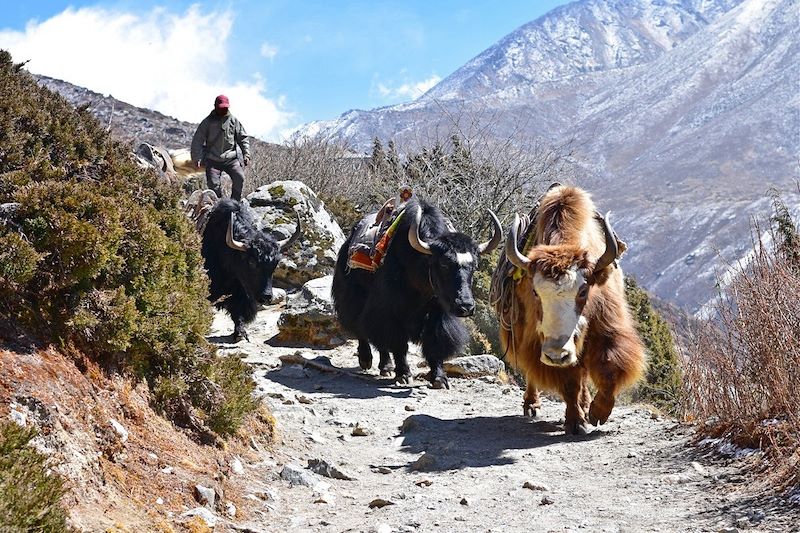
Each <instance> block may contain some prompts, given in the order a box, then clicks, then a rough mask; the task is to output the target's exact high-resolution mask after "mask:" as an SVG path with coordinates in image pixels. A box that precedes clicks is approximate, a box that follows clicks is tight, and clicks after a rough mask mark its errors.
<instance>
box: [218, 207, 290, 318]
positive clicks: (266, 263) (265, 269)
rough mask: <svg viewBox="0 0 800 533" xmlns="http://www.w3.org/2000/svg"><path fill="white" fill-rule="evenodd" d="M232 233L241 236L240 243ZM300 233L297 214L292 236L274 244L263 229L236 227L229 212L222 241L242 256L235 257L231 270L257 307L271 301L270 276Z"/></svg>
mask: <svg viewBox="0 0 800 533" xmlns="http://www.w3.org/2000/svg"><path fill="white" fill-rule="evenodd" d="M295 215H297V213H295ZM234 232H236V233H238V234H240V235H242V234H243V235H244V238H243V240H241V241H239V240H236V238H235V237H234ZM301 233H302V227H301V224H300V216H299V215H297V227H296V228H295V230H294V233H293V234H292V236H291V237H289V238H287V239H284V240H280V241H276V240H275V239H274V238H273V237H272V236H271V235H269V234H268V233H267V232H266V231H265V230H263V229H262V230H259V229H258V228H256V227H255V226H253V227H245V225H244V224H238V225H237V221H236V214H235V213H231V219H230V221H229V222H228V229H227V231H226V233H225V242H226V244H227V245H228V247H229V248H231V249H232V250H235V251H236V252H239V253H241V257H237V258H236V259H237V260H236V264H235V268H234V271H235V272H236V275H237V278H238V281H239V283H241V285H242V287H243V288H244V290H245V292H247V294H248V296H249V297H251V298H253V299H254V300H255V301H257V302H258V303H259V304H268V303H270V302H271V301H272V274H273V273H274V272H275V268H276V267H277V266H278V262H279V261H280V259H281V254H282V253H283V252H284V251H285V250H287V249H288V248H289V246H291V245H292V243H294V241H296V240H297V239H298V238H299V237H300V234H301Z"/></svg>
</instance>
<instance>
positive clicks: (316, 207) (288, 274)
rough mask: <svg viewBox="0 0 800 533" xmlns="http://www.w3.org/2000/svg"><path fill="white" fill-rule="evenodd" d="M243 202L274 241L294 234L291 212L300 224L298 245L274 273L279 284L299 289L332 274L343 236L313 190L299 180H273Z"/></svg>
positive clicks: (286, 254)
mask: <svg viewBox="0 0 800 533" xmlns="http://www.w3.org/2000/svg"><path fill="white" fill-rule="evenodd" d="M247 201H248V202H249V203H250V206H251V207H252V208H253V209H255V211H256V213H257V215H258V223H259V227H262V228H268V229H269V230H270V231H272V232H273V234H274V236H275V237H276V238H277V239H286V238H287V237H289V236H290V235H291V234H292V232H293V231H294V228H295V223H296V219H295V215H294V214H293V213H291V209H294V211H295V212H296V213H297V214H298V215H299V216H300V220H301V221H302V223H303V235H302V236H301V237H300V240H299V242H298V243H295V245H294V246H292V247H291V248H289V250H287V251H286V253H284V254H283V259H281V262H280V264H279V265H278V268H277V269H276V270H275V277H274V279H275V281H276V282H277V283H278V284H279V285H284V286H289V287H300V286H301V285H303V284H304V283H306V282H307V281H310V280H312V279H316V278H319V277H322V276H327V275H328V274H333V269H334V266H335V264H336V254H337V253H338V252H339V248H340V247H341V246H342V244H343V243H344V238H345V237H344V233H342V229H341V228H340V227H339V224H337V223H336V221H335V220H334V219H333V217H331V215H330V214H329V213H328V212H327V211H326V210H325V204H324V203H323V202H322V200H320V199H319V198H317V195H316V194H314V191H312V190H311V189H309V188H308V187H307V186H306V185H305V184H303V183H302V182H300V181H275V182H273V183H270V184H269V185H264V186H262V187H259V188H258V189H256V190H255V191H253V192H252V193H250V194H249V195H248V196H247Z"/></svg>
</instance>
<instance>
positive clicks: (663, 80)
mask: <svg viewBox="0 0 800 533" xmlns="http://www.w3.org/2000/svg"><path fill="white" fill-rule="evenodd" d="M798 27H800V2H799V1H798V0H661V1H656V0H583V1H580V2H574V3H572V4H568V5H566V6H562V7H560V8H557V9H555V10H553V11H551V12H550V13H548V14H547V15H545V16H543V17H541V18H539V19H537V20H535V21H533V22H530V23H528V24H525V25H524V26H522V27H520V28H519V29H517V30H516V31H514V32H512V33H511V34H509V35H508V36H506V37H505V38H503V39H502V40H500V41H499V42H498V43H496V44H495V45H493V46H491V47H490V48H488V49H487V50H485V51H484V52H482V53H481V54H479V55H478V56H477V57H475V58H474V59H472V60H471V61H469V62H468V63H467V64H465V65H464V66H463V67H461V68H459V69H458V70H456V71H455V72H453V73H452V74H451V75H450V76H448V77H447V78H445V79H444V80H442V81H441V82H440V83H439V84H438V85H436V86H434V87H433V88H432V89H430V90H429V91H428V92H427V93H426V94H424V95H423V96H421V97H420V98H418V99H417V100H415V101H413V102H410V103H406V104H401V105H397V106H391V107H385V108H380V109H376V110H371V111H358V110H354V111H349V112H347V113H345V114H343V115H342V116H340V117H339V118H338V119H336V120H334V121H330V122H317V123H312V124H309V125H307V126H306V127H305V129H304V130H303V131H304V132H305V133H312V132H313V133H318V134H321V135H324V136H326V137H330V138H335V137H346V138H347V139H348V140H349V141H350V143H351V144H354V145H355V146H358V147H360V148H362V149H364V150H367V149H368V148H369V146H371V142H372V139H373V138H374V137H379V138H381V139H390V138H394V139H396V140H397V141H399V145H401V146H402V145H403V144H404V143H408V144H410V143H412V142H413V140H414V139H419V138H422V139H425V138H431V135H433V133H432V132H435V131H437V130H438V131H442V130H443V129H445V130H446V129H447V128H448V127H452V126H453V123H454V122H458V123H459V125H460V126H462V129H463V124H469V123H472V124H474V123H475V122H476V121H478V122H479V121H481V120H483V117H491V120H492V121H495V122H496V124H495V127H494V128H493V130H494V131H495V133H496V134H497V135H503V134H510V133H511V132H512V131H516V132H517V134H518V133H519V132H520V131H522V132H523V133H524V134H525V135H527V136H532V137H542V138H544V139H547V140H549V141H552V142H557V143H562V142H564V141H565V140H567V139H573V143H572V146H574V147H575V149H576V151H577V156H578V158H579V162H580V165H581V166H582V168H584V169H585V175H584V176H583V177H582V178H581V179H580V180H579V181H580V184H582V185H584V186H586V187H587V188H589V189H590V190H592V191H593V192H594V195H595V197H596V199H597V200H598V203H599V204H600V206H601V207H602V208H603V209H611V210H613V211H615V212H616V214H617V218H616V220H617V223H616V226H617V229H618V231H619V233H620V234H621V235H622V237H623V238H624V239H626V240H628V241H630V242H631V245H632V247H631V252H630V253H629V255H628V256H627V257H626V260H625V265H626V268H627V270H628V271H629V272H631V273H633V274H634V275H636V276H637V278H639V280H640V281H641V282H642V283H643V284H644V285H645V286H646V287H647V288H649V289H650V290H652V291H654V292H655V293H656V294H657V295H658V296H660V297H662V298H664V299H667V300H669V301H672V302H675V303H678V304H680V305H683V306H685V307H687V308H690V309H692V310H696V309H698V308H699V307H700V306H701V305H702V304H703V303H705V302H706V301H707V300H708V299H709V298H711V297H712V296H713V291H714V289H713V287H714V281H715V279H714V272H715V270H716V269H719V268H722V266H723V265H725V264H726V262H731V261H735V260H736V259H737V258H739V257H742V256H743V255H744V254H745V252H746V250H747V248H748V246H749V243H750V232H749V221H750V217H751V216H752V215H754V214H756V213H760V214H762V215H768V214H769V201H768V200H766V199H765V194H766V192H767V190H768V189H769V188H770V187H776V188H778V189H779V190H784V191H786V196H785V198H786V199H787V200H789V202H790V203H792V202H793V203H794V205H796V206H798V209H800V200H799V199H798V196H797V195H793V194H792V193H797V187H796V186H794V180H796V179H797V178H798V177H800V167H799V165H800V53H799V52H800V37H798V33H797V28H798ZM454 117H457V118H454ZM527 207H528V206H520V208H521V210H524V209H527ZM720 256H721V257H720Z"/></svg>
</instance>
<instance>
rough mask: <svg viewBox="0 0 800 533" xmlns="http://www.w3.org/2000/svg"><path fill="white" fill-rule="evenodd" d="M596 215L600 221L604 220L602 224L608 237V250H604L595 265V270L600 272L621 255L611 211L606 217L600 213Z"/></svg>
mask: <svg viewBox="0 0 800 533" xmlns="http://www.w3.org/2000/svg"><path fill="white" fill-rule="evenodd" d="M595 216H596V217H597V219H598V221H599V222H602V224H601V225H602V226H603V233H604V234H605V238H606V251H605V252H603V255H601V256H600V259H598V260H597V263H595V266H594V270H595V272H599V271H601V270H603V269H604V268H606V267H607V266H608V265H610V264H611V263H613V262H614V260H615V259H616V258H617V257H618V256H619V250H618V248H617V238H616V237H615V236H614V229H613V228H612V227H611V220H610V219H611V211H609V212H608V213H606V216H605V217H601V216H600V213H597V214H596V215H595Z"/></svg>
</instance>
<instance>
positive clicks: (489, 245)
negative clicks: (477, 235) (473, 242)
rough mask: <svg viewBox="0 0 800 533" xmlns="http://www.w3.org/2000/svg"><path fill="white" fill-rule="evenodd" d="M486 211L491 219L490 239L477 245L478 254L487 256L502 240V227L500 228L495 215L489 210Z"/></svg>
mask: <svg viewBox="0 0 800 533" xmlns="http://www.w3.org/2000/svg"><path fill="white" fill-rule="evenodd" d="M487 211H488V212H489V216H490V217H492V238H491V239H489V240H488V241H486V242H484V243H481V244H479V245H478V253H479V254H481V255H483V254H487V253H489V252H491V251H492V250H494V249H495V248H497V245H498V244H500V241H501V240H502V239H503V226H501V225H500V221H499V220H497V215H495V214H494V213H493V212H492V210H491V209H487Z"/></svg>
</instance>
